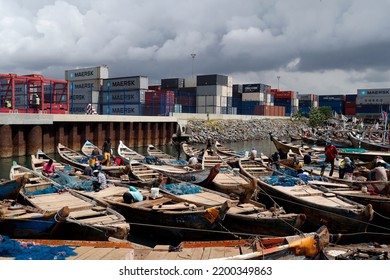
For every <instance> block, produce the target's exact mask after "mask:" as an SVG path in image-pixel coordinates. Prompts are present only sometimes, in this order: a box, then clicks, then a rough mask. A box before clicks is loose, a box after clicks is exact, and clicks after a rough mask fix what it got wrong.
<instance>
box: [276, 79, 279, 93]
mask: <svg viewBox="0 0 390 280" xmlns="http://www.w3.org/2000/svg"><path fill="white" fill-rule="evenodd" d="M276 78H278V90H279V80H280V76H277V77H276Z"/></svg>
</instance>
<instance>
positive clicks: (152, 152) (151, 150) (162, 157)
mask: <svg viewBox="0 0 390 280" xmlns="http://www.w3.org/2000/svg"><path fill="white" fill-rule="evenodd" d="M147 153H148V155H149V156H151V157H155V158H157V159H158V160H159V161H160V162H162V163H164V164H167V165H175V166H187V165H188V162H187V161H185V160H177V158H175V157H174V156H171V155H168V154H167V153H165V152H163V151H161V150H159V149H157V148H156V147H155V146H153V145H148V148H147Z"/></svg>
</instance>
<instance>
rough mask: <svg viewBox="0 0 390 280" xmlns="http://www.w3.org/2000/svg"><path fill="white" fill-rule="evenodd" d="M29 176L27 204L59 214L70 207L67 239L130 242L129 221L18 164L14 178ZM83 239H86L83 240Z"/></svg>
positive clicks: (102, 205)
mask: <svg viewBox="0 0 390 280" xmlns="http://www.w3.org/2000/svg"><path fill="white" fill-rule="evenodd" d="M18 176H26V177H27V178H28V183H26V184H25V185H24V186H23V191H22V192H21V193H20V194H21V196H22V197H23V201H24V202H26V203H28V204H29V205H31V206H34V207H36V208H38V209H41V210H43V211H58V210H60V209H61V208H62V207H65V206H68V207H69V210H70V214H69V216H68V217H67V218H66V223H65V225H64V228H66V230H63V231H61V233H63V234H64V236H63V237H64V238H66V239H85V240H106V239H107V238H108V237H109V236H112V237H115V238H118V239H126V238H127V235H128V233H129V225H128V224H127V223H126V221H125V218H124V217H123V216H122V215H120V214H119V213H118V212H116V211H114V210H113V209H111V208H109V207H106V204H101V203H99V202H98V201H94V200H91V199H89V198H87V197H84V196H82V195H80V194H78V193H76V192H75V191H74V190H72V189H70V188H64V187H62V186H60V185H59V184H58V183H56V182H55V181H53V180H51V179H50V178H48V177H45V176H43V175H42V174H41V173H38V172H35V171H33V170H31V169H28V168H27V167H24V166H21V165H18V164H16V163H14V164H13V165H12V167H11V170H10V178H11V179H12V178H16V177H18ZM81 237H82V238H81Z"/></svg>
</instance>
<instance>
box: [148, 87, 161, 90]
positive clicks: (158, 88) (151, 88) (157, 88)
mask: <svg viewBox="0 0 390 280" xmlns="http://www.w3.org/2000/svg"><path fill="white" fill-rule="evenodd" d="M148 89H149V90H154V91H161V86H148Z"/></svg>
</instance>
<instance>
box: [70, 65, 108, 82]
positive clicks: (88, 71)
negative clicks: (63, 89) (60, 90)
mask: <svg viewBox="0 0 390 280" xmlns="http://www.w3.org/2000/svg"><path fill="white" fill-rule="evenodd" d="M109 77H110V76H109V70H108V66H96V67H88V68H80V69H72V70H66V71H65V80H67V81H80V80H97V79H108V78H109Z"/></svg>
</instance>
